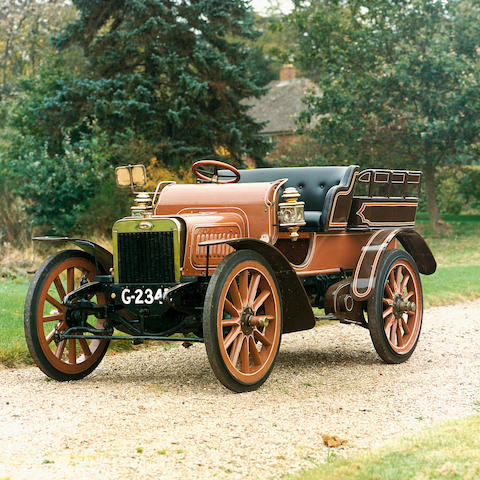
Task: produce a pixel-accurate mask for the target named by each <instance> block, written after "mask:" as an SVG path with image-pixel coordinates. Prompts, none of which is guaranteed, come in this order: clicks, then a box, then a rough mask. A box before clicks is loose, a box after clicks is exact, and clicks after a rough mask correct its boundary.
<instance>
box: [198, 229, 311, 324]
mask: <svg viewBox="0 0 480 480" xmlns="http://www.w3.org/2000/svg"><path fill="white" fill-rule="evenodd" d="M220 243H226V244H228V245H230V246H231V247H232V248H234V249H235V250H254V251H256V252H258V253H259V254H260V255H262V257H263V258H265V260H266V261H267V262H268V263H269V264H270V265H271V267H272V268H273V271H274V272H275V276H276V277H277V281H278V286H279V288H280V295H281V297H282V304H283V333H289V332H297V331H300V330H308V329H310V328H313V327H314V326H315V316H314V315H313V310H312V307H311V305H310V301H309V299H308V296H307V293H306V292H305V288H304V287H303V284H302V282H301V281H300V279H299V278H298V276H297V274H296V273H295V271H294V270H293V268H292V267H291V265H290V263H289V261H288V260H287V259H286V257H285V255H283V253H282V252H280V250H278V249H277V248H275V247H274V246H272V245H270V244H269V243H265V242H262V241H261V240H257V239H256V238H233V239H230V240H213V241H207V242H202V243H201V244H199V245H203V246H207V245H209V244H210V245H216V244H220Z"/></svg>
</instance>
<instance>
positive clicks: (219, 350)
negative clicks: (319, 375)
mask: <svg viewBox="0 0 480 480" xmlns="http://www.w3.org/2000/svg"><path fill="white" fill-rule="evenodd" d="M281 333H282V307H281V299H280V294H279V291H278V286H277V282H276V278H275V275H274V273H273V271H272V270H271V268H270V266H269V265H268V263H267V262H266V261H265V260H264V259H263V257H261V256H260V255H258V254H257V253H256V252H253V251H248V250H244V251H239V252H235V253H232V254H231V255H229V256H228V257H226V258H225V259H224V260H223V261H222V263H221V264H220V265H219V266H218V267H217V269H216V271H215V273H214V275H213V277H212V280H211V282H210V284H209V287H208V290H207V296H206V299H205V310H204V336H205V345H206V348H207V354H208V358H209V360H210V363H211V365H212V368H213V370H214V372H215V374H216V375H217V377H218V379H219V380H220V381H221V382H222V383H223V384H224V385H225V386H226V387H228V388H230V389H231V390H234V391H237V392H242V391H248V390H254V389H256V388H258V387H259V386H260V385H261V384H262V383H263V382H264V381H265V380H266V379H267V377H268V375H269V374H270V371H271V369H272V367H273V364H274V361H275V358H276V355H277V352H278V349H279V346H280V339H281Z"/></svg>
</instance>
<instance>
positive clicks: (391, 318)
mask: <svg viewBox="0 0 480 480" xmlns="http://www.w3.org/2000/svg"><path fill="white" fill-rule="evenodd" d="M394 321H395V317H394V315H393V313H392V315H390V316H389V317H388V318H387V320H386V321H385V333H386V334H387V335H388V332H389V331H390V327H391V326H392V325H393V322H394Z"/></svg>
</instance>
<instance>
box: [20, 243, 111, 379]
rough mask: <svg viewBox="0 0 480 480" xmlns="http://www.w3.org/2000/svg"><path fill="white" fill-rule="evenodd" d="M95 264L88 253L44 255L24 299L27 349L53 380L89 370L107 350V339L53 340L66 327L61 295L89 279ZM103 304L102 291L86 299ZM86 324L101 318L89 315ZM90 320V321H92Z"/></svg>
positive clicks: (100, 322) (98, 323)
mask: <svg viewBox="0 0 480 480" xmlns="http://www.w3.org/2000/svg"><path fill="white" fill-rule="evenodd" d="M95 274H96V267H95V263H94V260H93V258H92V257H91V255H88V254H87V253H85V252H82V251H80V250H63V251H61V252H58V253H55V254H54V255H52V256H51V257H50V258H48V259H47V260H46V261H45V262H44V263H43V265H42V266H41V267H40V268H39V270H38V271H37V273H36V274H35V276H34V278H33V280H32V282H31V284H30V288H29V290H28V293H27V298H26V301H25V338H26V341H27V345H28V349H29V351H30V354H31V355H32V357H33V360H34V361H35V363H36V364H37V366H38V368H40V370H42V372H43V373H45V374H46V375H48V376H49V377H51V378H53V379H55V380H60V381H64V380H78V379H81V378H83V377H85V376H86V375H88V374H89V373H90V372H92V371H93V370H94V369H95V368H96V367H97V365H98V364H99V363H100V362H101V360H102V358H103V356H104V355H105V352H106V351H107V348H108V344H109V341H108V340H98V339H97V340H96V339H89V338H88V336H85V338H80V339H67V340H61V341H59V342H58V343H56V341H55V332H62V331H65V330H67V328H68V326H67V323H66V321H65V311H66V307H65V305H63V303H62V300H63V298H64V297H65V295H66V294H67V293H69V292H71V291H72V290H74V289H76V288H78V287H79V286H81V285H83V284H85V283H87V282H91V281H93V279H94V278H95ZM95 300H96V302H97V303H98V304H105V303H106V298H105V295H104V294H101V293H98V294H97V295H96V296H95V297H93V298H91V299H90V301H92V302H94V301H95ZM87 322H88V324H89V325H90V326H94V327H95V328H102V326H103V320H97V319H96V318H95V317H93V318H92V317H90V318H88V320H87ZM92 323H93V325H92Z"/></svg>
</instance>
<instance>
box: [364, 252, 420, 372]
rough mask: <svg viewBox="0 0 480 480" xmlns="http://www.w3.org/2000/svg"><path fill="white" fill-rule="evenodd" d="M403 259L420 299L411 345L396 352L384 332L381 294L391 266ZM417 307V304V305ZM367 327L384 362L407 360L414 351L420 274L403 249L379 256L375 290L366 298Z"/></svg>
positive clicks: (418, 335)
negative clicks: (406, 263) (416, 286)
mask: <svg viewBox="0 0 480 480" xmlns="http://www.w3.org/2000/svg"><path fill="white" fill-rule="evenodd" d="M398 260H404V261H406V262H408V263H409V264H410V265H411V267H412V269H413V271H414V273H415V276H416V278H415V282H418V288H419V296H420V299H421V302H420V311H419V315H420V317H419V327H418V334H417V336H416V339H415V341H414V343H413V345H412V346H411V347H410V348H409V349H408V351H406V352H405V353H398V352H396V351H395V350H394V349H393V348H392V347H391V345H390V342H389V340H388V338H387V334H386V332H385V327H384V325H385V323H384V319H383V308H384V307H383V296H384V289H385V283H386V281H387V276H388V274H389V272H390V269H391V268H392V266H393V265H394V264H395V263H396V262H397V261H398ZM417 308H418V305H417ZM367 311H368V329H369V331H370V337H371V339H372V342H373V346H374V347H375V350H376V352H377V353H378V355H379V356H380V358H381V359H382V360H383V361H384V362H386V363H393V364H394V363H402V362H405V361H406V360H408V359H409V358H410V357H411V355H412V353H413V352H414V350H415V348H416V346H417V343H418V339H419V338H420V331H421V327H422V319H423V298H422V283H421V280H420V274H419V272H418V268H417V265H416V263H415V260H414V259H413V258H412V256H411V255H410V254H409V253H408V252H405V251H404V250H397V249H396V250H387V251H386V252H385V253H384V254H383V255H382V257H381V259H380V262H379V266H378V270H377V276H376V282H375V290H374V292H373V294H372V296H371V297H370V299H369V300H368V308H367Z"/></svg>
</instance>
